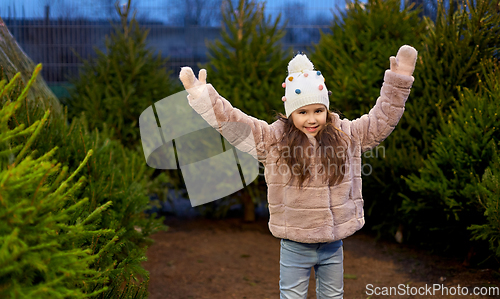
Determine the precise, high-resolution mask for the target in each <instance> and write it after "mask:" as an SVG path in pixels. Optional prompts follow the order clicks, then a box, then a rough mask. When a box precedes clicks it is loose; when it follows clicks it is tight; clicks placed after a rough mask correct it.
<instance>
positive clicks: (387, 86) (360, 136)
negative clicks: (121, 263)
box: [341, 45, 417, 152]
mask: <svg viewBox="0 0 500 299" xmlns="http://www.w3.org/2000/svg"><path fill="white" fill-rule="evenodd" d="M416 61H417V51H416V50H415V49H414V48H413V47H410V46H406V45H405V46H402V47H401V48H400V49H399V51H398V53H397V55H396V57H394V56H392V57H391V58H390V63H391V66H390V70H387V71H386V72H385V76H384V83H383V85H382V88H381V90H380V96H379V98H378V99H377V102H376V104H375V106H374V107H373V108H372V109H371V110H370V112H369V113H368V114H365V115H363V116H361V117H360V118H358V119H356V120H353V121H348V120H342V121H341V127H342V128H343V130H347V131H350V133H351V134H350V135H351V136H353V137H354V138H355V139H356V140H357V141H358V142H359V146H360V147H361V152H365V151H368V150H370V149H372V148H374V147H376V146H377V145H379V144H380V143H381V142H382V141H384V140H385V138H387V136H389V135H390V134H391V132H392V131H393V130H394V128H395V127H396V125H397V124H398V122H399V120H400V119H401V117H402V116H403V112H404V110H405V108H404V106H405V103H406V100H407V99H408V95H409V94H410V88H411V86H412V84H413V81H414V78H413V76H412V74H413V71H414V70H415V63H416Z"/></svg>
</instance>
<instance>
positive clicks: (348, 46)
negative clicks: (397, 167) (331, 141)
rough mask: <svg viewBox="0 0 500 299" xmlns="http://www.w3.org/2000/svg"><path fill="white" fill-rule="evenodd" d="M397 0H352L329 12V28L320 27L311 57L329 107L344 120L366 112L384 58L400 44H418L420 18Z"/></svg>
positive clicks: (377, 86)
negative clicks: (323, 83)
mask: <svg viewBox="0 0 500 299" xmlns="http://www.w3.org/2000/svg"><path fill="white" fill-rule="evenodd" d="M400 5H401V1H398V0H370V1H368V3H365V4H361V3H359V2H358V1H355V2H353V3H352V4H351V5H350V6H349V9H347V10H346V11H344V12H341V13H340V15H339V16H337V15H336V16H335V17H334V20H333V24H332V26H331V27H330V30H331V33H328V34H325V33H323V32H321V39H320V41H319V43H318V44H317V45H315V46H314V49H315V52H314V53H313V54H312V56H311V60H312V61H314V64H315V67H316V68H317V69H318V70H321V72H322V73H323V74H325V77H326V78H327V81H326V85H327V87H328V90H330V91H331V92H332V95H331V101H332V104H333V106H334V107H335V108H336V109H338V110H340V112H341V113H342V114H344V115H345V116H346V117H347V118H348V119H355V118H358V117H360V116H361V115H363V114H365V113H368V112H369V111H370V109H371V107H373V105H374V103H375V100H376V99H377V97H378V95H379V93H380V87H381V86H382V82H383V81H384V71H385V70H387V69H388V68H389V57H390V56H394V55H395V54H396V52H397V51H398V49H399V47H401V45H405V44H407V45H412V46H418V45H419V43H420V41H421V35H422V33H423V23H422V22H421V21H420V20H419V19H418V11H416V10H415V11H411V10H410V7H406V8H404V9H402V10H401V9H400Z"/></svg>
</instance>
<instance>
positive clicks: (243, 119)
mask: <svg viewBox="0 0 500 299" xmlns="http://www.w3.org/2000/svg"><path fill="white" fill-rule="evenodd" d="M188 100H189V105H190V106H191V107H192V108H193V109H194V110H195V111H196V112H197V113H198V114H199V115H200V116H201V117H202V118H203V119H205V121H207V123H208V124H209V125H210V126H212V127H213V128H215V129H216V130H217V131H218V132H219V133H220V134H221V135H222V136H224V138H226V140H227V141H228V142H229V143H231V144H232V145H233V146H235V147H236V148H237V149H239V150H241V151H242V152H246V153H249V154H250V155H252V156H253V157H254V158H256V159H257V160H259V161H261V162H263V161H265V158H266V156H267V152H268V150H269V145H270V144H272V143H273V142H274V140H275V127H276V126H277V125H278V122H277V121H276V122H274V123H273V124H271V125H269V124H268V123H267V122H265V121H263V120H259V119H257V118H255V117H252V116H249V115H246V114H245V113H243V112H242V111H241V110H239V109H237V108H234V107H233V106H232V105H231V103H229V101H227V100H226V99H224V98H223V97H221V96H220V95H219V94H218V93H217V91H216V90H215V88H214V87H213V86H212V85H211V84H206V88H205V89H204V91H203V92H202V93H201V96H200V97H199V98H197V99H195V98H193V96H192V95H188Z"/></svg>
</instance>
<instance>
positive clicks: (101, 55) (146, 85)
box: [64, 0, 180, 149]
mask: <svg viewBox="0 0 500 299" xmlns="http://www.w3.org/2000/svg"><path fill="white" fill-rule="evenodd" d="M129 10H130V0H129V1H128V4H127V5H126V6H125V7H124V9H123V11H122V9H120V7H119V6H118V3H117V4H116V11H117V12H118V14H119V16H120V19H121V23H120V24H118V25H117V24H113V27H114V32H113V33H112V34H111V35H110V36H109V37H106V40H105V48H106V50H105V52H102V51H100V50H98V49H96V54H97V57H95V58H91V59H89V60H87V61H84V65H83V67H82V69H81V71H80V75H79V77H78V78H73V79H72V80H71V83H72V84H74V88H72V89H71V90H70V97H69V98H68V99H65V100H64V104H66V105H67V106H68V111H69V115H70V118H71V117H74V116H75V115H80V114H81V113H82V112H83V113H85V115H86V118H87V121H88V125H89V128H90V130H93V129H94V128H97V129H99V130H102V129H103V126H104V123H106V124H107V126H108V127H110V128H112V129H113V130H114V134H115V136H113V137H114V138H116V139H118V140H121V142H122V144H123V145H125V146H126V147H128V148H133V149H135V148H136V146H137V145H138V144H139V141H140V134H139V123H138V120H139V116H140V114H141V113H142V112H143V111H144V109H146V108H147V107H149V106H150V105H152V104H153V103H155V102H156V101H158V100H161V99H162V98H165V97H167V96H169V95H171V94H173V93H174V92H176V91H178V90H180V89H179V88H180V84H174V83H173V81H172V79H171V78H170V75H171V72H168V71H167V70H166V64H167V59H163V58H162V57H161V53H159V54H158V55H155V54H154V50H153V49H149V48H148V47H147V43H146V38H147V35H148V32H149V31H148V30H143V29H142V28H140V27H139V24H138V22H137V20H136V19H135V13H134V14H133V15H132V17H131V19H130V21H129V16H130V11H129Z"/></svg>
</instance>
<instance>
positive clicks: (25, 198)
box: [0, 65, 115, 299]
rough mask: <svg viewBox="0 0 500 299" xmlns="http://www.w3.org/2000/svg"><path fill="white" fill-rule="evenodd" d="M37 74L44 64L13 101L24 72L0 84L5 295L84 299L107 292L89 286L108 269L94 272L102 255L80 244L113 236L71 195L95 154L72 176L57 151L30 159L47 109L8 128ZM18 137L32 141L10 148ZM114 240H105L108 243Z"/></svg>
mask: <svg viewBox="0 0 500 299" xmlns="http://www.w3.org/2000/svg"><path fill="white" fill-rule="evenodd" d="M40 70H41V66H40V65H39V66H38V67H37V68H36V70H35V72H34V74H33V77H32V78H31V79H30V81H29V83H28V84H27V86H26V87H25V88H24V89H23V91H22V93H20V94H19V95H18V97H17V98H14V99H13V101H12V100H11V99H10V97H9V96H8V94H10V93H11V92H12V90H13V89H14V87H15V83H16V81H17V80H18V78H19V77H20V76H19V75H20V74H19V73H18V74H17V75H16V76H15V77H14V78H13V79H12V80H11V82H10V83H9V84H6V80H2V81H1V82H0V86H1V87H0V93H1V94H2V102H3V103H4V105H3V107H2V110H0V119H1V123H0V140H1V144H0V148H1V151H0V163H1V172H0V244H1V246H0V269H1V270H0V297H2V298H37V299H38V298H86V297H90V296H93V295H97V294H99V293H101V292H102V291H105V290H106V289H105V288H102V287H101V288H98V289H96V290H95V291H89V290H90V288H89V287H94V286H96V285H103V284H105V283H106V282H107V280H108V278H107V277H106V276H105V275H103V273H104V271H102V272H99V271H98V270H97V269H89V266H90V265H91V264H93V263H95V262H96V260H98V259H99V258H101V257H102V256H103V254H104V252H93V251H91V250H90V249H89V248H86V247H80V246H79V245H80V244H81V243H82V241H84V240H88V239H92V238H97V237H98V236H99V235H113V234H114V231H113V230H110V229H103V228H98V229H96V225H95V218H97V217H94V219H91V218H90V217H88V216H87V217H85V215H84V214H83V213H81V208H82V207H83V206H85V205H86V204H87V203H88V198H75V197H74V194H75V193H76V192H77V190H78V189H80V188H81V187H82V186H83V184H84V182H85V177H83V176H82V177H80V179H79V180H78V182H77V183H76V184H74V183H71V181H72V179H73V178H74V177H75V176H76V175H77V173H78V172H80V171H81V170H82V168H83V167H84V165H85V164H86V163H87V161H88V160H89V158H90V156H91V155H92V152H93V151H92V150H89V151H88V153H86V154H85V155H86V156H85V158H84V160H83V161H81V163H80V164H79V166H78V168H77V169H76V170H75V171H74V172H73V173H71V174H70V175H69V177H68V167H67V166H64V167H61V163H57V161H56V160H51V158H52V157H53V156H54V153H55V152H56V151H57V150H58V148H57V147H54V148H53V149H52V150H51V151H49V152H47V153H45V154H44V155H43V156H40V157H38V158H35V155H34V153H31V154H28V152H29V151H28V150H29V147H30V144H31V143H32V142H33V140H36V139H38V138H40V132H41V130H42V128H43V127H44V126H45V123H46V122H47V119H48V116H49V113H50V112H49V111H47V112H45V114H44V115H43V117H42V118H41V119H38V120H36V121H35V122H33V124H31V125H30V126H28V127H26V126H25V125H24V124H21V125H19V126H17V127H15V128H14V129H12V130H11V129H9V127H8V126H7V123H8V121H9V120H10V119H11V117H12V116H13V115H14V114H15V112H16V110H17V109H19V106H20V104H21V103H22V101H23V100H24V99H25V97H26V95H27V91H28V90H29V88H30V86H31V84H32V82H33V81H34V79H35V78H36V76H37V74H38V72H39V71H40ZM4 96H6V99H4V98H3V97H4ZM18 136H27V137H28V140H27V142H25V143H21V144H18V145H17V146H14V147H13V148H12V147H11V144H10V140H11V139H14V138H16V137H18ZM13 160H14V161H13ZM61 168H62V169H61ZM110 204H111V202H108V203H106V204H104V205H102V206H100V207H98V208H96V209H94V210H92V214H94V215H96V216H99V215H101V214H102V213H103V212H104V211H106V209H107V208H108V207H109V206H110ZM82 216H83V218H82ZM114 242H115V240H114V239H111V240H108V241H107V244H106V245H108V246H109V245H111V244H113V243H114ZM75 243H76V244H77V245H76V246H75ZM87 291H88V292H87Z"/></svg>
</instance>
